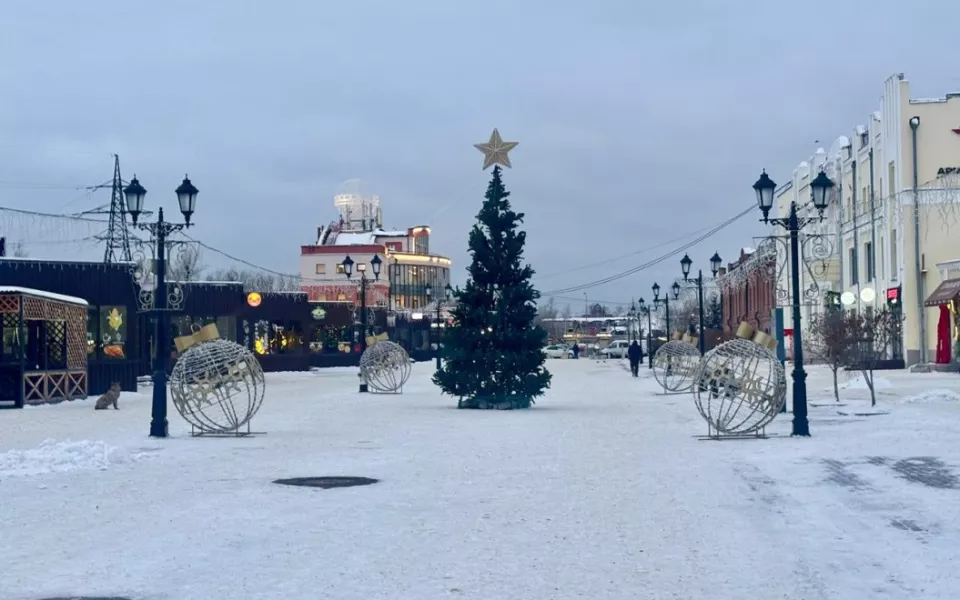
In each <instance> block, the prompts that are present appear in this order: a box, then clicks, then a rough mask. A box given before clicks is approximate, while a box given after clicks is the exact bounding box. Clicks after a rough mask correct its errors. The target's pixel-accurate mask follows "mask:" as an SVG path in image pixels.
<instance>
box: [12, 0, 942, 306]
mask: <svg viewBox="0 0 960 600" xmlns="http://www.w3.org/2000/svg"><path fill="white" fill-rule="evenodd" d="M954 4H955V3H954V2H948V1H947V0H927V1H922V0H921V1H919V2H914V3H911V4H908V3H905V2H902V1H894V0H844V1H842V2H836V1H829V2H828V1H823V0H815V1H811V2H807V3H805V4H804V3H789V4H787V3H782V2H770V1H769V0H765V1H758V0H736V1H722V0H676V1H673V2H666V3H662V2H656V3H652V2H640V1H638V0H596V1H594V2H588V3H584V2H574V1H572V0H489V1H486V2H454V1H450V0H408V1H406V2H397V1H395V0H367V1H365V0H354V1H353V2H326V1H320V0H275V1H273V2H263V1H252V0H243V1H241V0H229V1H227V0H219V1H215V0H207V1H202V2H201V1H193V2H186V1H184V0H164V1H163V2H152V3H145V2H129V1H124V2H120V1H115V0H88V1H86V2H77V1H76V0H60V1H53V0H49V1H43V0H36V1H33V2H5V3H3V4H2V5H0V206H5V207H19V208H28V209H33V210H38V211H43V212H53V213H59V212H73V211H79V210H82V209H88V208H91V207H93V206H96V205H98V204H104V203H107V202H109V191H108V190H105V191H99V192H97V193H95V194H89V195H88V194H85V193H84V192H83V191H82V190H81V191H77V190H71V189H69V188H70V187H71V186H77V185H90V184H96V183H100V182H102V181H104V180H108V179H109V178H110V176H111V174H112V159H111V154H112V153H118V154H119V155H120V157H121V165H122V168H123V174H124V178H126V179H129V178H130V176H132V175H133V174H134V173H136V174H137V175H138V176H139V179H140V181H141V183H142V184H143V185H144V186H145V187H146V188H147V189H148V190H149V194H148V196H147V205H148V208H155V207H156V206H157V204H158V203H161V202H162V203H163V205H164V206H165V207H166V208H167V209H168V211H169V212H168V215H170V214H171V212H172V213H173V214H178V213H176V210H175V208H176V200H175V197H174V195H173V189H174V188H175V187H176V186H177V185H178V184H179V182H180V180H181V179H182V177H183V175H184V173H189V174H190V177H191V178H192V180H193V182H194V183H195V184H196V186H197V187H198V188H199V189H200V190H201V192H200V196H199V200H198V208H197V212H196V214H195V216H194V218H195V221H196V223H197V227H196V229H195V231H193V232H191V234H192V235H194V236H196V237H199V238H202V239H203V240H204V241H205V242H206V243H208V244H210V245H211V246H214V247H216V248H219V249H222V250H223V251H225V252H227V253H230V254H233V255H236V256H238V257H240V258H243V259H245V260H247V261H250V262H252V263H255V264H258V265H263V266H265V267H267V268H270V269H274V270H277V271H282V272H290V273H295V272H297V269H298V256H299V245H300V244H307V243H312V242H313V241H314V237H315V232H316V227H317V226H318V225H321V224H326V223H328V222H330V221H331V220H334V219H335V218H336V213H335V211H334V207H333V199H332V196H333V194H334V193H336V191H337V189H338V187H339V185H340V183H341V182H342V181H344V180H346V179H350V178H360V179H362V180H363V181H364V182H365V183H366V184H367V185H368V187H369V188H370V189H372V190H374V191H375V192H377V193H379V194H380V196H381V201H382V205H383V211H384V219H385V224H386V225H387V226H390V227H407V226H411V225H415V224H429V225H431V226H432V228H433V239H432V241H431V244H432V249H433V250H434V251H436V252H439V253H443V254H446V255H449V256H450V257H451V258H452V259H453V260H454V280H455V281H463V279H464V278H465V274H464V267H465V265H466V263H467V259H468V256H467V253H466V250H467V247H466V244H467V232H468V230H469V228H470V226H471V224H472V223H473V219H474V216H475V214H476V213H477V210H478V209H479V207H480V203H481V201H482V198H483V193H484V191H485V189H486V185H487V181H488V178H489V172H487V173H484V172H482V171H481V169H480V167H481V165H482V161H483V156H482V155H481V154H480V153H479V152H478V151H477V150H475V149H474V148H473V146H472V144H474V143H477V142H483V141H486V140H487V138H488V137H489V135H490V132H491V130H492V129H493V128H494V127H498V128H499V129H500V132H501V134H502V135H503V138H504V139H505V140H508V141H519V142H520V145H519V146H518V147H517V148H516V149H515V150H514V151H513V152H512V153H511V160H512V161H513V165H514V168H513V169H512V170H508V171H507V173H506V176H505V180H506V184H507V186H508V189H510V190H511V191H512V192H513V196H512V200H513V203H514V206H515V207H516V208H517V209H518V210H522V211H524V212H526V214H527V219H526V229H527V231H528V238H527V239H528V248H527V259H528V260H529V261H530V262H531V263H532V264H533V266H534V268H535V269H536V270H537V271H538V273H539V274H540V277H539V278H538V286H539V288H540V289H541V291H543V292H551V291H553V290H558V289H561V288H568V287H571V286H576V285H579V284H583V283H588V282H590V281H594V280H598V279H602V278H604V277H608V276H611V275H614V274H616V273H619V272H622V271H626V270H628V269H630V268H632V267H635V266H637V265H639V264H641V263H643V262H646V261H648V260H650V259H652V258H655V257H656V256H657V255H659V254H662V253H663V251H664V250H665V249H668V248H670V247H671V246H672V245H676V244H672V245H667V246H665V247H663V248H660V249H658V250H651V251H649V252H644V253H640V254H638V252H640V251H641V250H644V249H645V248H650V247H652V246H656V245H658V244H663V243H664V242H668V241H670V240H672V239H676V238H678V237H682V236H685V235H687V234H690V233H693V232H696V231H698V230H702V229H706V228H709V227H711V226H713V225H715V224H717V223H719V222H721V221H724V220H726V219H727V218H729V217H730V216H733V215H734V214H736V213H737V212H739V211H741V210H742V209H744V208H746V207H748V206H749V205H750V204H751V203H752V202H753V201H754V200H753V194H752V191H751V190H750V186H751V184H752V183H753V182H754V181H755V180H756V178H757V176H758V175H759V173H760V169H761V168H763V167H766V168H767V169H768V170H769V171H770V173H771V176H772V177H773V178H774V180H776V181H777V182H783V181H786V180H787V179H788V178H789V176H790V173H791V172H792V170H793V168H794V167H795V166H796V164H797V163H798V162H799V161H800V160H802V159H804V158H805V157H807V156H809V155H810V154H812V153H813V151H814V150H815V149H816V147H817V144H816V143H815V141H816V140H821V145H824V146H828V145H829V142H830V141H831V140H832V139H834V138H835V137H836V136H837V135H840V134H845V133H848V131H849V130H850V128H852V126H854V125H856V124H857V123H860V122H864V121H865V120H866V115H868V114H869V113H870V112H872V111H873V110H876V109H877V108H879V106H878V98H879V96H880V94H881V92H882V90H883V81H884V79H885V78H886V77H887V76H889V75H890V74H892V73H896V72H904V73H905V74H906V76H907V78H908V79H909V80H910V81H911V84H912V86H913V87H912V95H913V96H914V97H924V96H938V95H943V94H945V93H947V92H951V91H957V90H960V72H958V70H957V66H956V56H957V51H958V49H960V41H957V36H956V30H955V25H956V20H955V19H953V18H950V17H951V15H954V14H955V6H954ZM38 184H42V185H38ZM758 213H759V211H757V213H756V214H754V213H751V214H750V215H748V216H747V217H744V218H743V219H741V221H739V222H738V223H737V224H736V225H735V226H731V227H729V228H727V229H726V230H724V231H723V232H721V233H719V234H717V235H716V236H714V237H712V238H711V239H709V240H708V241H706V242H704V243H702V244H700V245H699V246H697V247H696V248H694V249H692V250H691V251H690V255H691V257H692V258H693V259H694V261H695V264H694V268H697V267H698V266H702V267H704V268H708V263H707V259H708V258H709V256H710V255H711V254H712V253H713V252H714V251H719V252H720V254H721V256H722V257H723V258H724V259H728V260H732V259H734V258H735V257H736V255H737V254H738V252H739V248H740V247H742V246H750V245H752V244H753V240H752V236H755V235H760V234H761V233H762V228H761V227H760V226H758V225H757V224H756V217H758V216H759V214H758ZM0 218H3V219H4V222H0V227H2V228H3V230H4V233H5V234H6V235H8V237H9V238H11V239H21V238H23V237H24V236H25V235H28V233H27V231H26V230H27V229H28V228H29V227H30V226H32V225H31V223H32V222H31V221H29V220H26V219H20V218H11V217H9V214H8V213H0ZM33 225H35V226H36V227H37V228H38V229H37V231H39V232H40V233H35V234H34V237H33V238H32V241H31V242H37V243H35V244H34V243H31V245H28V251H29V252H30V254H31V255H34V256H53V255H56V254H57V253H60V254H63V253H64V252H65V250H64V248H65V246H63V245H60V246H57V245H56V244H50V243H48V242H49V241H51V238H55V239H54V240H53V241H56V238H59V239H73V237H83V236H86V235H89V234H90V232H89V231H87V230H88V229H89V227H81V226H76V227H73V226H65V225H57V224H51V223H49V222H44V223H35V224H33ZM71 236H72V237H71ZM689 237H692V236H689ZM38 238H40V239H39V240H38ZM88 250H89V251H90V252H92V255H91V257H96V256H98V255H99V254H100V253H102V251H97V250H96V248H95V247H94V248H93V249H92V250H90V249H89V246H88ZM70 252H71V256H72V257H75V256H76V251H72V250H71V251H70ZM631 253H633V255H632V256H625V257H624V255H629V254H631ZM617 257H623V258H620V259H619V260H613V261H611V259H614V258H617ZM679 258H680V256H676V257H672V258H670V259H668V260H667V261H665V262H664V263H663V264H661V265H660V266H657V267H654V268H650V269H647V270H644V271H641V272H639V273H636V274H633V275H630V276H628V277H624V278H622V279H619V280H617V281H616V282H613V283H607V284H604V285H602V286H598V287H593V288H590V289H587V290H585V291H586V293H587V295H588V297H589V298H590V299H591V301H593V300H603V301H616V302H622V301H629V300H630V299H631V297H635V296H638V295H645V296H647V298H648V300H649V296H650V293H649V290H650V286H651V284H652V283H653V282H654V280H658V281H659V282H660V283H661V285H663V284H664V283H665V282H667V283H669V281H670V279H671V278H672V277H674V276H676V275H677V274H679V264H678V260H679ZM204 262H205V263H207V264H210V265H214V266H221V265H224V266H225V265H227V264H229V261H228V260H227V259H224V258H222V257H219V256H217V255H215V254H213V253H210V252H207V253H206V254H205V256H204ZM601 262H603V263H604V264H599V265H596V266H592V267H589V268H582V267H587V266H588V265H592V264H595V263H601ZM572 269H577V270H574V271H572V272H570V271H571V270H572ZM583 293H584V292H583V291H576V292H572V293H568V294H564V297H568V298H571V299H572V300H571V302H572V304H573V305H574V306H576V307H580V306H582V305H583Z"/></svg>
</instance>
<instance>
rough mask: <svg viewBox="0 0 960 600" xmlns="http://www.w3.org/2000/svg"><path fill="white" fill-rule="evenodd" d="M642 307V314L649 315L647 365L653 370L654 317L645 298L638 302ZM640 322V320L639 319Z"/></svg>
mask: <svg viewBox="0 0 960 600" xmlns="http://www.w3.org/2000/svg"><path fill="white" fill-rule="evenodd" d="M637 304H639V305H640V314H646V315H647V364H648V365H649V367H650V368H651V369H652V368H653V315H652V314H651V312H650V308H651V307H649V306H647V303H646V301H645V300H644V299H643V298H640V300H639V301H638V302H637ZM638 321H639V319H638Z"/></svg>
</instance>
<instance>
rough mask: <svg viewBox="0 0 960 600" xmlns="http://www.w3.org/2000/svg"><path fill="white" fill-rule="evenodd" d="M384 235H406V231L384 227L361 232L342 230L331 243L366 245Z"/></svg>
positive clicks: (373, 242)
mask: <svg viewBox="0 0 960 600" xmlns="http://www.w3.org/2000/svg"><path fill="white" fill-rule="evenodd" d="M385 237H407V232H406V231H388V230H385V229H374V230H373V231H362V232H356V233H352V232H343V233H338V234H337V239H336V241H335V242H334V243H333V245H335V246H366V245H369V244H376V243H377V238H385Z"/></svg>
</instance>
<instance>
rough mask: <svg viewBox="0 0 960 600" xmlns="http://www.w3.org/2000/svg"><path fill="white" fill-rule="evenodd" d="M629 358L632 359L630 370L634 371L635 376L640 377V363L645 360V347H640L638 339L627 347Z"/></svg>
mask: <svg viewBox="0 0 960 600" xmlns="http://www.w3.org/2000/svg"><path fill="white" fill-rule="evenodd" d="M627 358H628V359H629V360H630V372H631V373H633V376H634V377H638V376H639V370H640V363H642V362H643V348H641V347H640V344H638V343H637V341H636V340H634V341H633V343H632V344H630V347H629V348H628V349H627Z"/></svg>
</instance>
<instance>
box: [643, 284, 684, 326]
mask: <svg viewBox="0 0 960 600" xmlns="http://www.w3.org/2000/svg"><path fill="white" fill-rule="evenodd" d="M650 289H652V290H653V306H654V310H657V309H659V307H660V306H661V305H662V306H663V307H664V309H665V311H666V313H665V317H666V319H665V323H664V327H665V328H666V333H667V337H668V338H669V337H670V296H669V295H667V296H666V297H664V298H661V297H660V285H659V284H657V283H654V284H653V287H652V288H650ZM670 290H671V291H672V292H673V299H674V300H676V299H677V298H679V297H680V284H679V283H677V282H676V281H674V282H673V285H672V286H670Z"/></svg>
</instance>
